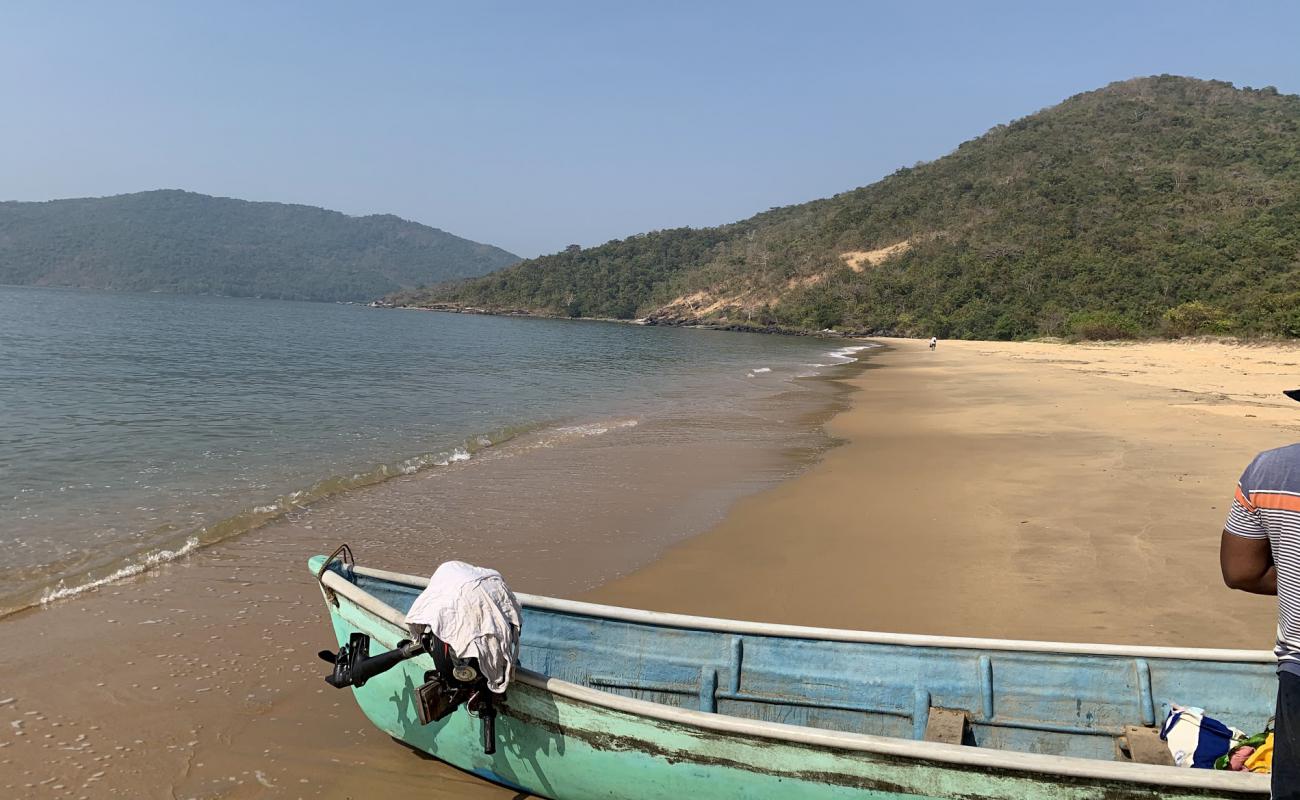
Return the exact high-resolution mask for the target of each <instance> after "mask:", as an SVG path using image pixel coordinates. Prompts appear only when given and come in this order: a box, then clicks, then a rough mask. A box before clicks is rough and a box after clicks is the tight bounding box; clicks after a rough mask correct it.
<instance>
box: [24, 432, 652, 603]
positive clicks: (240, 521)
mask: <svg viewBox="0 0 1300 800" xmlns="http://www.w3.org/2000/svg"><path fill="white" fill-rule="evenodd" d="M622 424H626V423H620V425H622ZM631 424H633V425H635V424H636V422H635V421H632V422H631ZM539 427H541V426H539V425H525V426H516V427H511V428H505V429H502V430H499V431H495V432H494V433H492V434H487V435H478V436H473V437H471V438H470V439H468V440H466V441H465V442H464V443H463V444H461V445H460V446H457V447H454V448H452V449H450V450H443V451H439V452H435V453H426V454H423V455H419V456H414V457H411V458H407V459H404V460H402V461H399V462H397V463H395V464H380V465H378V466H376V467H374V468H373V469H370V470H368V471H365V472H355V473H353V474H351V475H334V476H331V477H329V478H324V479H322V480H319V481H317V482H316V483H314V484H312V485H311V486H310V487H308V488H306V489H300V490H298V491H294V492H289V493H288V494H284V495H281V496H279V497H277V498H275V499H274V500H272V501H271V502H269V503H261V504H258V505H255V506H253V507H252V508H249V509H247V510H245V511H241V512H238V513H236V514H233V515H231V516H228V517H226V518H224V519H222V520H220V521H218V522H215V523H213V524H211V525H206V526H204V527H202V528H199V529H197V530H191V531H186V532H183V533H172V534H171V536H170V537H169V538H170V539H171V541H163V542H156V543H155V544H154V546H153V548H154V549H151V550H149V551H146V552H144V553H143V554H141V553H139V552H137V553H134V554H130V555H126V556H123V557H121V558H118V559H116V560H114V561H113V562H112V563H110V564H108V565H106V566H101V567H98V568H96V569H94V570H89V571H87V572H86V573H83V574H82V575H79V576H62V577H60V579H59V582H58V583H57V584H55V585H54V586H46V587H44V588H42V589H39V590H32V592H31V593H28V594H26V595H19V596H17V597H10V598H3V599H0V617H5V616H8V615H10V614H14V613H17V612H19V611H22V610H24V609H27V608H32V607H34V606H37V605H46V604H48V603H51V602H54V601H56V600H62V599H65V598H68V597H75V596H76V595H79V594H82V593H84V592H88V591H91V590H93V589H98V588H100V587H102V586H106V585H108V584H110V583H115V582H117V581H120V580H125V579H126V578H131V577H134V576H136V575H139V574H140V573H142V572H145V571H147V570H150V569H153V568H155V567H157V566H159V565H161V564H165V563H168V562H170V561H175V560H176V559H178V558H182V557H184V556H187V555H189V554H190V553H193V552H194V551H196V550H199V549H201V548H205V547H210V546H212V545H214V544H217V543H219V542H224V541H227V540H229V539H232V538H234V537H236V536H240V535H242V534H245V533H248V532H249V531H252V530H255V529H257V528H260V527H262V526H264V525H266V524H268V523H271V522H274V521H276V520H278V519H280V518H281V517H283V516H285V515H286V514H288V513H290V512H293V511H299V510H302V509H305V508H307V507H308V506H310V505H311V504H313V503H317V502H319V501H321V500H324V499H326V498H329V497H334V496H335V495H339V494H342V493H344V492H348V491H353V490H356V489H361V488H364V487H367V486H373V485H375V484H378V483H382V482H384V481H387V480H391V479H393V478H398V477H403V476H406V475H414V474H415V473H417V472H421V471H423V470H426V469H430V468H433V467H446V466H449V465H451V464H456V463H460V462H464V461H468V460H470V459H471V458H473V457H474V456H475V455H476V454H477V453H479V452H481V451H483V450H486V449H487V448H489V447H495V446H497V445H500V444H504V443H505V442H508V441H510V440H512V439H514V438H515V437H517V436H519V435H521V434H524V433H527V432H530V431H533V430H536V429H538V428H539ZM560 430H561V431H563V430H565V429H560ZM600 432H604V431H600ZM165 530H166V529H165V528H160V529H158V531H156V532H158V533H161V532H163V531H165ZM104 570H109V571H108V572H107V574H96V573H102V572H103V571H104ZM70 581H71V582H70ZM36 591H39V592H40V594H39V595H37V594H36V593H35V592H36Z"/></svg>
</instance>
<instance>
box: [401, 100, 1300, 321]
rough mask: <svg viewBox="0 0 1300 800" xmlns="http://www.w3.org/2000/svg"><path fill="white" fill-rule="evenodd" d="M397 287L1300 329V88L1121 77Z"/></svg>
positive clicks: (684, 312)
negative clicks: (627, 231)
mask: <svg viewBox="0 0 1300 800" xmlns="http://www.w3.org/2000/svg"><path fill="white" fill-rule="evenodd" d="M392 299H393V300H394V301H395V302H398V303H399V304H431V303H453V304H464V305H470V306H481V307H487V308H492V309H507V308H508V309H517V310H526V311H531V312H535V313H550V314H568V315H573V316H598V317H619V318H632V317H648V318H650V319H651V320H655V321H659V322H664V323H684V322H712V323H720V324H737V323H739V324H746V325H755V326H758V325H771V324H779V325H784V326H790V327H799V328H809V329H820V328H825V327H838V328H842V329H847V330H855V331H862V332H875V333H900V334H911V335H927V336H928V335H930V334H932V333H933V334H937V335H939V336H942V337H954V338H955V337H964V338H1021V337H1029V336H1036V335H1043V334H1068V333H1079V332H1081V333H1084V334H1093V335H1108V334H1118V335H1125V334H1132V333H1140V332H1141V333H1154V332H1158V331H1167V332H1172V333H1194V332H1224V333H1227V332H1233V333H1243V334H1281V335H1292V336H1294V335H1300V97H1296V96H1292V95H1281V94H1279V93H1278V92H1277V91H1276V90H1274V89H1272V88H1265V89H1258V90H1253V89H1237V88H1234V87H1233V86H1232V85H1231V84H1228V83H1224V82H1220V81H1201V80H1195V79H1190V78H1181V77H1173V76H1160V77H1154V78H1140V79H1134V80H1129V81H1124V82H1121V83H1115V84H1111V85H1109V86H1107V87H1105V88H1103V89H1099V90H1097V91H1093V92H1088V93H1085V94H1080V95H1077V96H1075V97H1071V98H1070V99H1068V100H1066V101H1065V102H1063V103H1061V104H1060V105H1057V106H1054V107H1052V108H1048V109H1045V110H1043V111H1040V112H1038V113H1036V114H1032V115H1030V116H1028V117H1025V118H1023V119H1019V120H1016V121H1014V122H1011V123H1009V124H1007V125H1000V126H998V127H996V128H994V129H993V130H990V131H989V132H988V133H986V134H984V135H983V136H981V137H979V138H977V139H974V140H972V141H969V142H965V143H963V144H961V145H960V146H958V148H957V149H956V150H955V151H954V152H952V153H950V154H949V155H947V156H944V157H943V158H940V159H938V160H936V161H933V162H930V163H927V164H921V165H918V166H916V167H913V168H907V169H900V170H898V171H897V172H895V173H894V174H892V175H890V176H889V177H887V178H885V179H883V180H881V181H879V182H877V183H874V184H872V185H870V186H867V187H864V188H860V189H855V190H852V191H849V192H845V193H843V194H839V195H836V196H834V197H831V198H828V199H825V200H817V201H814V202H811V203H805V204H802V205H796V206H789V207H786V208H779V209H773V210H771V211H768V212H765V213H762V214H758V215H756V216H754V217H751V218H750V219H747V220H744V221H743V222H738V223H734V224H732V225H725V226H722V227H718V228H706V229H678V230H669V231H656V232H653V233H647V234H644V235H640V236H634V237H631V238H629V239H625V240H622V241H615V242H610V243H608V244H605V245H601V246H599V247H594V248H590V249H587V250H583V251H581V252H564V253H558V254H555V255H550V256H544V257H542V258H537V259H531V260H528V261H524V262H522V263H520V264H518V265H516V266H513V267H511V268H509V269H505V270H502V271H500V272H497V273H494V274H492V275H489V276H486V277H483V278H479V279H476V280H470V281H464V282H460V283H456V284H452V285H444V286H439V287H436V288H435V289H434V290H432V291H425V292H405V293H402V294H399V295H397V296H395V297H393V298H392Z"/></svg>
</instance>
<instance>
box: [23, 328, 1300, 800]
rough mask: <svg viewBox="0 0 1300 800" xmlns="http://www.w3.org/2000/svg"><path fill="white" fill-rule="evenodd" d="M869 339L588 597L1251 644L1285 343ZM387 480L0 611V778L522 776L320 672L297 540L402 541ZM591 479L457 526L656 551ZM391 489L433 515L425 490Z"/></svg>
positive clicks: (955, 627)
mask: <svg viewBox="0 0 1300 800" xmlns="http://www.w3.org/2000/svg"><path fill="white" fill-rule="evenodd" d="M888 344H889V349H887V350H884V351H877V352H876V353H875V354H874V355H873V356H872V357H871V359H870V363H869V365H868V366H867V367H866V368H865V369H862V370H861V371H860V372H859V373H857V375H856V376H855V377H852V378H850V379H849V381H850V382H851V383H852V384H853V385H854V386H855V387H856V388H857V389H858V392H857V393H856V395H855V396H854V403H853V407H852V408H851V409H850V410H848V411H847V412H845V413H842V414H840V415H839V416H837V417H836V418H834V419H833V420H832V421H831V423H830V425H829V427H830V430H831V432H832V433H833V434H835V435H836V436H838V437H840V438H842V439H843V440H844V444H843V445H841V446H839V447H837V448H835V449H833V450H831V451H829V452H828V453H827V454H826V456H825V457H824V459H823V460H822V461H821V462H820V463H819V464H817V465H816V466H815V467H813V468H812V469H811V470H808V471H807V472H805V473H804V474H803V475H802V476H801V477H798V478H796V479H794V480H791V481H788V482H786V483H783V484H780V485H778V486H777V487H776V488H773V489H770V490H768V491H765V492H761V493H759V494H756V495H752V496H750V497H748V498H747V499H744V500H741V501H740V502H739V503H737V504H736V505H735V507H734V508H733V510H732V512H731V513H730V514H729V515H728V516H727V517H726V518H725V519H724V520H723V521H722V522H721V523H720V524H719V525H717V526H716V527H715V528H714V529H713V530H711V531H710V532H708V533H706V534H704V535H702V536H699V537H697V538H695V539H692V540H689V541H687V542H685V543H683V544H680V545H677V546H675V547H673V548H671V549H670V550H669V551H668V553H667V554H666V555H665V556H664V557H663V558H661V559H660V560H659V561H657V562H655V563H653V564H652V565H650V566H648V567H646V568H644V569H641V570H640V571H637V572H634V573H633V574H631V575H629V576H627V577H625V578H622V579H619V580H616V581H614V582H612V583H609V584H607V585H606V586H604V587H603V588H600V589H597V590H595V591H592V592H590V593H589V595H588V596H589V597H591V598H593V599H597V600H602V601H608V602H614V603H618V604H623V605H634V606H642V607H647V608H653V609H664V610H672V611H685V612H691V613H699V614H709V615H716V616H727V617H737V618H748V619H757V620H767V621H777V622H793V623H804V624H812V625H825V626H842V627H851V628H865V629H872V628H874V629H883V630H908V631H917V632H931V633H946V634H964V635H988V636H1013V637H1027V638H1044V639H1064V640H1093V641H1114V642H1141V643H1147V644H1180V645H1219V646H1239V647H1250V648H1263V647H1267V646H1268V645H1269V643H1270V638H1271V632H1272V628H1273V613H1274V612H1273V602H1272V601H1271V600H1270V599H1269V598H1257V597H1250V596H1246V595H1242V594H1240V593H1234V592H1230V591H1228V590H1227V589H1225V588H1223V586H1222V584H1221V582H1220V581H1219V578H1218V574H1217V566H1216V549H1217V546H1218V535H1219V529H1220V527H1221V524H1222V520H1223V515H1224V512H1225V510H1226V506H1227V502H1228V500H1229V498H1230V497H1231V493H1232V486H1233V482H1234V481H1235V480H1236V477H1237V475H1238V474H1239V473H1240V471H1241V469H1242V468H1243V467H1244V466H1245V464H1246V463H1247V461H1248V460H1249V459H1250V457H1251V456H1252V455H1253V454H1254V452H1255V451H1257V450H1260V449H1263V448H1267V447H1272V446H1276V445H1279V444H1282V443H1286V442H1290V441H1293V440H1295V439H1297V438H1300V437H1298V436H1297V431H1300V405H1294V404H1291V402H1290V401H1288V400H1285V399H1284V398H1281V397H1280V395H1278V394H1277V393H1278V392H1279V391H1280V390H1281V389H1282V388H1289V387H1291V386H1293V385H1300V369H1297V365H1298V364H1300V350H1297V349H1295V348H1290V347H1281V346H1274V347H1231V346H1225V345H1210V344H1139V345H1129V346H1110V347H1107V346H1095V347H1093V346H1088V347H1084V346H1063V345H1039V344H1007V345H1001V344H989V343H959V342H943V343H941V344H940V347H939V350H938V351H937V352H934V353H931V352H929V351H928V350H927V349H926V348H925V346H924V344H923V343H919V342H912V341H891V342H889V343H888ZM683 447H684V445H683ZM636 452H637V453H639V455H636V456H635V457H636V458H663V456H662V455H661V454H659V453H657V452H653V451H636ZM682 452H683V451H678V455H677V458H678V459H680V458H682V457H690V456H683V455H682V454H681V453H682ZM548 457H555V458H558V457H559V456H548ZM592 457H596V456H594V455H593V456H592ZM672 463H673V461H672V458H671V457H670V458H669V459H668V464H669V466H671V464H672ZM525 466H526V465H524V464H523V462H521V464H520V465H519V466H517V467H510V468H509V469H524V468H525ZM534 466H535V465H534ZM627 466H628V468H629V469H631V468H632V465H631V464H630V463H629V465H627ZM649 468H650V467H648V466H646V467H642V469H649ZM611 474H614V473H611ZM643 477H644V475H643ZM420 480H422V479H421V478H419V477H418V476H417V477H416V478H413V479H412V481H411V483H410V486H411V487H416V489H418V487H419V486H420V484H419V481H420ZM669 489H671V487H668V488H666V489H665V491H668V490H669ZM400 491H402V487H400V486H397V485H393V486H391V487H388V488H381V489H379V490H376V493H374V494H365V493H359V494H358V495H357V496H356V497H355V498H349V499H347V500H346V501H340V503H339V504H338V506H337V507H332V508H331V509H329V510H328V511H329V513H326V509H322V510H319V511H313V512H312V513H311V514H310V515H307V516H306V517H304V518H303V519H300V520H298V521H297V522H296V523H293V524H291V525H287V526H281V527H279V528H277V529H274V530H272V529H265V530H262V531H257V532H254V533H252V534H250V535H248V536H246V537H243V538H242V539H240V540H239V541H238V542H235V543H233V544H232V545H230V546H225V547H219V548H214V549H212V550H211V551H208V552H205V553H204V554H202V555H200V556H198V557H195V558H192V559H189V560H187V561H185V562H179V563H176V564H172V565H169V566H168V567H166V568H165V569H163V570H160V571H159V572H158V573H156V574H153V575H149V576H145V577H141V578H137V579H134V580H131V581H126V582H123V583H121V584H116V585H113V586H111V587H106V588H104V589H102V590H99V591H97V592H93V593H90V594H88V595H86V596H83V597H79V598H75V599H72V600H68V601H63V602H60V603H57V604H55V605H53V606H51V607H50V608H48V609H45V610H41V611H36V612H31V613H26V614H21V615H18V616H16V617H13V618H9V619H6V620H3V621H0V631H3V632H4V633H5V634H6V641H8V642H9V643H10V644H9V645H7V646H6V647H4V648H0V676H3V677H2V678H0V789H3V790H4V791H5V794H6V796H21V797H80V796H86V797H132V798H135V797H162V798H167V797H177V796H181V797H204V798H217V797H222V798H229V797H328V798H350V797H367V796H376V795H377V794H378V793H381V792H382V793H383V794H393V795H397V794H403V795H405V794H410V793H411V792H414V791H418V792H420V793H421V796H428V797H449V798H450V797H493V798H496V797H500V798H507V797H511V796H513V794H512V793H510V792H507V791H505V790H502V789H499V788H497V787H492V786H489V785H487V784H485V783H483V782H481V781H478V780H476V779H472V778H470V777H469V776H466V775H464V774H462V773H459V772H457V771H455V770H452V769H450V768H447V767H445V766H442V765H440V764H437V763H436V762H432V761H430V760H428V759H426V758H423V757H421V756H419V755H417V754H415V753H413V752H411V751H409V750H407V749H405V748H403V747H400V746H398V745H396V744H394V743H393V742H391V741H390V740H389V739H388V738H387V737H386V736H384V735H383V734H381V733H380V732H379V731H377V730H375V729H374V728H373V727H372V726H370V724H369V723H368V722H367V721H366V720H365V719H364V718H363V717H362V716H361V714H360V712H359V711H358V710H357V709H356V707H355V704H354V703H352V702H351V699H350V698H349V697H348V696H347V695H346V694H345V693H335V692H334V691H333V690H331V689H328V688H326V687H324V685H323V684H322V682H321V680H320V676H321V674H323V672H322V667H321V665H320V664H319V663H318V662H317V661H316V660H315V656H314V651H315V650H316V649H317V648H318V647H321V646H323V644H324V643H325V640H326V637H327V636H328V628H327V626H326V623H325V622H324V620H323V611H322V608H321V605H320V603H321V601H320V597H319V594H318V592H317V591H316V588H315V587H314V585H313V584H312V582H311V580H310V579H309V578H308V576H307V575H306V573H305V570H304V569H303V560H304V558H305V556H306V555H307V554H308V553H311V552H320V551H322V550H325V549H328V547H329V546H331V545H332V544H333V543H334V542H335V541H337V539H338V536H340V535H342V533H341V531H347V530H351V533H349V534H348V536H349V538H351V539H352V540H353V544H354V545H355V544H360V545H361V546H362V554H363V555H369V554H371V553H372V552H373V553H375V554H376V555H382V556H383V557H381V558H379V559H378V561H379V562H380V563H381V565H383V566H389V567H394V566H397V567H400V566H401V565H402V557H403V555H404V554H403V553H388V552H386V551H384V550H383V544H384V537H383V536H382V535H381V534H380V533H378V532H375V533H368V532H367V531H370V530H371V529H373V527H374V525H375V524H376V523H375V517H374V516H373V514H371V513H370V512H369V511H367V512H366V513H364V514H363V513H361V512H362V511H363V510H364V509H362V506H364V505H365V504H366V502H367V499H369V501H370V502H371V503H381V504H382V505H383V506H384V507H386V508H387V507H396V506H394V502H395V499H394V498H387V499H385V497H384V496H383V495H385V493H390V492H391V493H396V492H400ZM629 491H631V490H630V489H629ZM429 494H430V497H432V498H434V499H435V500H436V497H437V495H436V493H434V492H432V490H430V491H429ZM669 494H671V491H669ZM420 495H421V493H420V492H419V491H416V492H415V493H414V494H411V493H410V492H409V491H408V492H407V493H406V494H404V495H403V498H404V499H403V500H402V502H405V503H415V501H416V500H417V499H418V497H419V496H420ZM509 496H510V493H509V491H507V490H505V489H503V491H502V492H501V493H500V497H499V498H498V499H499V500H500V502H501V503H508V502H509ZM665 498H666V496H665V497H660V498H658V501H657V502H660V504H661V506H662V505H663V504H664V503H668V502H669V501H668V500H667V499H665ZM644 499H645V500H646V502H649V503H651V504H652V505H653V502H651V499H650V498H648V497H647V498H644ZM638 502H640V501H638ZM358 504H359V505H358ZM434 505H437V503H436V502H435V503H434ZM367 508H369V507H367ZM585 508H586V510H587V511H589V512H591V513H593V514H596V515H599V514H606V516H605V517H602V519H608V520H609V523H610V524H609V525H608V526H607V528H606V529H605V530H604V533H603V534H601V533H600V532H599V531H590V532H588V533H587V534H583V535H581V536H579V535H577V534H575V533H574V531H573V530H572V529H566V528H564V526H562V525H557V524H551V523H545V519H549V517H548V516H547V515H546V514H543V515H542V516H541V517H535V518H533V519H532V520H531V526H532V528H535V529H536V530H531V531H525V530H521V531H519V532H517V535H514V534H512V535H507V534H508V532H505V531H502V532H500V534H499V538H497V537H488V538H481V539H478V540H475V541H474V542H468V543H466V544H465V547H466V548H467V549H466V550H465V552H463V553H460V552H458V553H456V555H458V556H460V557H465V558H470V559H471V560H478V561H480V562H482V563H488V564H492V565H494V566H498V567H500V568H501V569H502V570H503V571H504V572H505V574H506V575H507V577H511V576H517V580H515V582H516V583H517V588H519V589H521V590H524V591H543V592H561V593H565V592H568V591H570V589H569V588H566V587H576V586H580V585H590V584H589V583H588V584H582V582H581V578H580V577H577V576H578V575H579V574H580V572H581V571H582V570H586V571H587V572H592V570H595V571H597V572H599V571H600V570H602V569H606V568H608V565H609V564H613V563H614V561H616V560H617V559H612V556H611V555H610V552H612V550H611V548H612V549H617V547H618V543H617V542H616V541H614V539H617V538H618V537H617V536H615V535H614V531H616V529H619V528H621V529H622V530H621V533H619V535H621V536H622V537H623V540H624V542H625V544H624V545H622V550H621V552H622V553H623V554H624V556H625V557H626V558H627V559H628V561H629V562H635V561H636V560H637V559H638V558H640V559H644V558H648V557H651V556H652V553H648V552H647V550H646V548H645V547H644V546H643V544H641V543H640V542H639V541H628V540H639V539H640V538H644V536H645V534H644V533H637V530H638V529H637V528H636V526H635V523H634V521H633V520H632V519H631V516H629V515H631V511H629V510H628V509H612V510H606V511H601V510H600V509H599V508H598V507H597V506H596V505H595V504H587V505H586V506H585ZM691 508H692V506H685V505H684V506H682V507H681V508H679V509H677V510H673V509H667V510H665V509H664V508H662V507H656V508H655V509H652V510H651V509H645V508H642V507H639V506H638V508H637V509H632V510H634V511H637V512H638V513H652V514H655V515H657V516H659V517H662V516H664V515H670V516H680V515H681V514H682V513H693V512H691V511H690V509H691ZM399 510H400V509H399ZM504 511H505V509H504V508H496V509H495V510H494V511H493V512H492V513H493V514H497V515H500V514H502V513H504ZM407 512H409V513H406V518H411V519H416V518H421V517H422V516H423V517H429V516H430V515H431V514H432V512H431V511H421V509H420V508H419V507H418V504H417V505H415V506H411V507H410V508H408V509H407ZM624 512H626V513H624ZM633 516H634V515H633ZM625 517H626V519H624V518H625ZM327 519H333V520H334V522H333V523H331V524H332V525H334V526H336V527H331V526H330V525H327V524H326V520H327ZM360 519H366V520H369V521H370V522H369V524H367V525H361V526H360V527H358V522H357V520H360ZM620 520H621V521H620ZM470 522H472V520H467V521H466V526H467V529H473V526H472V525H471V524H470ZM544 523H545V524H544ZM592 524H595V521H593V523H592ZM380 527H383V526H382V525H381V526H380ZM462 527H465V526H462ZM524 527H525V528H526V527H528V526H524ZM358 536H359V538H360V539H361V541H358ZM521 537H522V538H521ZM584 537H585V538H584ZM411 541H414V540H413V539H412V540H411ZM520 541H525V542H533V543H534V545H535V546H533V547H531V548H529V547H522V548H521V547H520V546H519V543H520ZM503 548H505V549H503ZM565 548H567V551H566V550H565ZM552 551H553V552H552ZM562 551H563V552H562ZM597 551H599V552H601V553H603V554H604V555H602V556H601V557H600V558H596V559H592V563H591V564H586V563H585V561H584V555H585V554H587V553H590V552H597ZM537 552H544V553H546V555H545V557H544V558H541V559H539V558H535V557H531V556H530V553H532V554H535V553H537ZM564 552H567V553H569V555H568V556H564ZM635 553H639V554H640V555H634V554H635ZM406 555H409V554H406ZM566 559H567V561H566ZM575 559H576V560H575ZM611 559H612V560H611ZM369 560H371V561H374V560H375V559H374V558H370V559H369ZM566 563H567V566H565V565H566ZM601 565H605V566H601ZM593 574H594V573H593ZM574 590H575V591H576V589H574Z"/></svg>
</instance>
